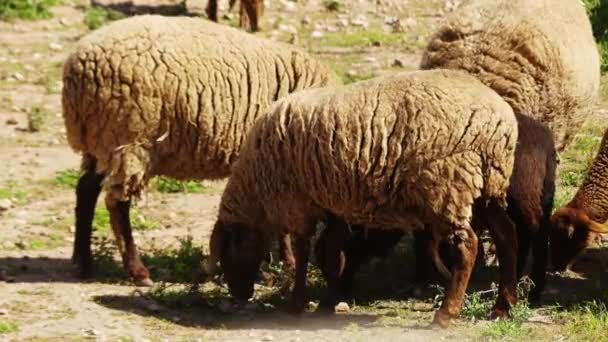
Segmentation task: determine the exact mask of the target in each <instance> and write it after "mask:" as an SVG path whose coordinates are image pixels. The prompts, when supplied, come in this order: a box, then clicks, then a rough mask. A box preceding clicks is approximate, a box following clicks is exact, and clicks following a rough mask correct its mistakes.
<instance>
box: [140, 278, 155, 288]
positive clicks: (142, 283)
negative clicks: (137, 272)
mask: <svg viewBox="0 0 608 342" xmlns="http://www.w3.org/2000/svg"><path fill="white" fill-rule="evenodd" d="M135 286H141V287H152V286H154V282H153V281H152V279H150V278H143V279H135Z"/></svg>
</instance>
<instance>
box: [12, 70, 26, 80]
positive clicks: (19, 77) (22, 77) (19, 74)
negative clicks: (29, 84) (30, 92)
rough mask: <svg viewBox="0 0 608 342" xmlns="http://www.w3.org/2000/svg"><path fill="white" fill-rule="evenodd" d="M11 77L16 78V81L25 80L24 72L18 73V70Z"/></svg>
mask: <svg viewBox="0 0 608 342" xmlns="http://www.w3.org/2000/svg"><path fill="white" fill-rule="evenodd" d="M11 77H12V78H13V79H14V80H16V81H23V80H25V76H23V74H21V73H18V72H16V73H14V74H13V75H12V76H11Z"/></svg>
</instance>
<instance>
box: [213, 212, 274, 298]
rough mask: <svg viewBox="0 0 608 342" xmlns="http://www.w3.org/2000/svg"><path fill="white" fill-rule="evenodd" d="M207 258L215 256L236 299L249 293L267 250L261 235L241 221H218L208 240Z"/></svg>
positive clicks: (214, 258) (214, 259)
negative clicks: (208, 255) (208, 251)
mask: <svg viewBox="0 0 608 342" xmlns="http://www.w3.org/2000/svg"><path fill="white" fill-rule="evenodd" d="M210 249H211V258H210V259H211V261H212V262H215V261H216V260H219V262H220V265H221V266H222V270H223V271H224V279H226V282H227V283H228V289H229V291H230V294H231V295H232V296H233V297H234V298H235V299H237V300H239V301H247V300H248V299H249V298H251V296H252V295H253V284H254V282H255V280H256V278H257V275H258V271H259V268H260V264H261V263H262V260H263V259H264V256H265V255H266V254H267V249H268V248H267V246H266V244H265V240H264V238H263V235H262V234H261V233H260V232H259V231H257V230H255V229H253V228H252V227H250V226H247V225H244V224H225V223H223V222H221V221H218V222H217V223H216V224H215V227H214V228H213V233H212V234H211V241H210Z"/></svg>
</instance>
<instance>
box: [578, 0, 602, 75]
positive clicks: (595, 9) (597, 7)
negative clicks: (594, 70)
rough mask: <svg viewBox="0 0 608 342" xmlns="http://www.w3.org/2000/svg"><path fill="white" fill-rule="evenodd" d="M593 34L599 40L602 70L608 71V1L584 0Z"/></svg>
mask: <svg viewBox="0 0 608 342" xmlns="http://www.w3.org/2000/svg"><path fill="white" fill-rule="evenodd" d="M583 2H584V3H585V7H586V8H587V13H588V15H589V20H591V26H592V27H593V35H594V36H595V39H596V41H597V42H598V49H599V52H600V57H601V59H602V64H601V65H602V71H603V72H606V71H608V1H606V0H584V1H583Z"/></svg>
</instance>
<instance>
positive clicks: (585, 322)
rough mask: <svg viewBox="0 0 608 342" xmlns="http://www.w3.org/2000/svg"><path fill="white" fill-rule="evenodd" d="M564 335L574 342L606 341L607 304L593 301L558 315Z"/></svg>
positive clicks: (607, 329)
mask: <svg viewBox="0 0 608 342" xmlns="http://www.w3.org/2000/svg"><path fill="white" fill-rule="evenodd" d="M558 316H559V318H560V321H562V322H564V325H563V327H562V331H563V333H564V334H565V335H566V336H567V337H568V338H569V339H570V340H572V341H605V340H606V336H607V335H606V334H607V332H608V308H607V307H606V303H604V302H601V301H596V300H593V301H591V302H587V303H583V304H579V305H577V306H575V307H574V308H573V309H571V310H569V311H564V312H561V313H559V314H558Z"/></svg>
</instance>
